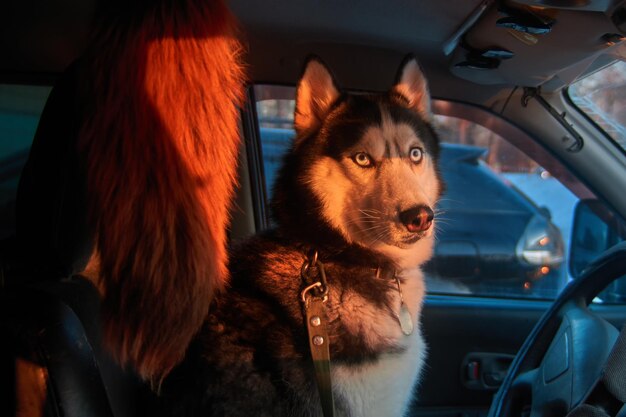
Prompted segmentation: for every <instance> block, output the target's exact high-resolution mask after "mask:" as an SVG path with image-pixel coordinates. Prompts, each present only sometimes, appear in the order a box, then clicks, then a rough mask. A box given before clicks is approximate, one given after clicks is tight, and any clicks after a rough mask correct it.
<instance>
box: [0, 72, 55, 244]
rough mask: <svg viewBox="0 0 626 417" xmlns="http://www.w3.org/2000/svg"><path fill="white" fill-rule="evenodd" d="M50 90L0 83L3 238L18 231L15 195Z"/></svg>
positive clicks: (0, 225)
mask: <svg viewBox="0 0 626 417" xmlns="http://www.w3.org/2000/svg"><path fill="white" fill-rule="evenodd" d="M50 90H51V88H50V87H42V86H25V85H7V84H0V239H2V238H5V237H7V236H10V235H11V234H13V233H14V231H15V195H16V192H17V184H18V182H19V177H20V173H21V172H22V168H23V167H24V164H25V163H26V159H27V158H28V151H29V149H30V146H31V144H32V142H33V137H34V136H35V130H36V129H37V123H38V122H39V116H40V115H41V112H42V110H43V107H44V105H45V103H46V100H47V98H48V94H49V93H50Z"/></svg>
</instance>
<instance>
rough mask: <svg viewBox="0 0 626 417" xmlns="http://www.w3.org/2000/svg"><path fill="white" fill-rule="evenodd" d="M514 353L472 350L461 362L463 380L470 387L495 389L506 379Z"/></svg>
mask: <svg viewBox="0 0 626 417" xmlns="http://www.w3.org/2000/svg"><path fill="white" fill-rule="evenodd" d="M514 357H515V356H514V355H509V354H505V353H486V352H472V353H469V354H467V355H466V356H465V358H464V359H463V362H462V364H461V381H463V385H465V386H466V387H467V388H469V389H477V390H495V389H497V388H498V387H499V386H500V385H501V384H502V381H504V378H505V377H506V374H507V372H508V370H509V366H510V365H511V362H512V361H513V358H514Z"/></svg>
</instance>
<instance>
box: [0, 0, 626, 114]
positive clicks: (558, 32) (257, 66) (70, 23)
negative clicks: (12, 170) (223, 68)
mask: <svg viewBox="0 0 626 417" xmlns="http://www.w3.org/2000/svg"><path fill="white" fill-rule="evenodd" d="M5 3H7V4H6V5H4V6H3V8H4V11H5V12H3V13H0V56H1V57H2V59H1V60H0V75H1V76H2V77H3V78H4V79H6V80H11V79H20V78H23V77H24V75H25V74H26V76H32V75H35V76H37V75H42V74H58V73H59V72H61V71H62V70H63V69H64V68H65V67H66V66H67V65H68V64H69V63H70V62H71V61H72V60H74V59H75V58H76V57H77V56H79V55H80V53H81V51H82V50H83V49H84V47H85V45H86V44H87V40H88V34H89V32H90V26H91V25H92V24H91V22H92V20H93V16H94V10H96V4H95V3H94V2H90V1H84V0H8V1H5ZM523 3H528V4H531V5H532V6H541V8H539V9H538V8H535V9H533V11H534V12H535V13H538V14H540V15H541V16H544V17H546V16H549V17H550V18H553V19H555V21H556V23H555V24H554V25H553V27H552V31H551V32H550V33H548V34H546V35H537V36H536V38H537V42H536V43H535V44H527V43H525V42H523V41H520V40H519V39H518V37H515V36H513V35H512V34H511V33H510V31H508V30H507V29H504V28H499V27H497V26H496V21H497V20H498V19H500V18H502V17H503V16H504V15H503V14H502V13H501V12H499V10H498V5H501V4H502V3H498V2H491V1H486V2H483V1H481V0H447V1H441V0H439V1H419V0H385V1H380V0H359V1H355V0H343V1H333V0H298V1H293V0H265V1H254V2H253V1H249V0H231V1H229V4H230V6H231V8H232V10H233V11H234V13H235V14H236V15H237V17H238V18H239V19H240V21H241V23H242V27H243V34H244V35H243V36H244V37H245V39H246V43H247V45H248V48H247V50H248V55H247V60H248V62H249V65H250V73H251V78H252V79H253V80H254V81H256V82H270V83H279V84H294V83H295V82H296V81H297V78H298V76H299V75H300V72H301V70H302V65H303V62H304V60H305V59H306V58H307V56H309V55H311V54H316V55H319V56H320V57H321V58H322V59H323V60H324V61H326V62H327V63H328V64H329V66H330V67H331V69H332V70H333V71H334V72H335V75H336V78H337V80H338V83H339V84H340V85H341V86H342V87H344V88H350V89H356V90H383V89H387V88H388V87H389V86H390V85H391V83H392V82H393V79H394V77H395V72H396V70H397V68H398V66H399V64H400V62H401V61H402V59H403V58H404V57H405V56H406V55H407V54H409V53H412V54H414V55H415V56H417V57H418V59H419V60H420V62H421V64H422V66H423V67H424V69H425V72H426V73H427V75H428V77H429V79H430V82H431V90H432V93H433V95H434V96H438V97H442V98H449V99H456V100H463V101H469V102H474V103H482V104H486V103H487V102H488V101H489V100H490V99H491V98H493V97H495V96H497V95H498V94H500V93H502V92H503V91H509V90H510V88H511V87H513V86H532V87H535V86H540V85H543V86H544V89H551V90H558V89H560V88H562V87H563V86H564V85H566V84H568V83H569V82H571V81H572V80H574V79H576V78H577V77H578V76H580V74H582V73H584V72H589V71H592V70H593V69H594V61H595V62H596V63H595V66H597V65H600V64H598V62H601V61H597V60H596V58H598V56H601V55H603V56H607V54H608V55H620V54H621V55H622V56H623V55H626V54H624V46H623V45H622V44H621V43H619V42H618V43H616V44H615V45H610V44H609V43H607V42H606V40H605V39H604V38H603V36H605V35H606V34H610V33H617V34H622V32H620V30H619V29H618V28H617V27H616V24H615V23H614V20H618V19H617V18H615V19H613V17H614V16H618V15H620V13H621V14H626V12H624V7H625V6H624V5H625V4H626V1H623V0H620V1H617V0H520V1H515V2H511V1H508V2H507V3H506V5H507V6H508V7H509V8H511V7H512V8H515V9H524V8H527V7H528V5H524V4H523ZM552 3H555V4H557V5H558V6H559V7H558V8H556V7H552V6H550V7H548V8H546V4H547V5H550V4H552ZM483 4H484V5H485V7H484V12H483V13H482V14H480V17H479V18H478V20H477V21H476V22H474V23H473V24H472V25H471V26H470V27H469V29H468V30H467V31H465V32H464V36H463V37H461V38H460V39H463V40H464V41H463V43H464V44H465V46H464V45H458V46H457V47H456V48H454V49H453V50H452V51H451V53H449V54H446V53H444V45H446V42H447V41H449V40H450V39H451V38H452V37H453V35H454V34H455V32H456V31H457V30H458V29H459V28H461V27H462V26H463V25H464V23H466V22H467V21H468V19H469V18H470V17H471V16H472V15H473V13H474V11H476V10H482V9H481V5H483ZM617 23H618V24H619V23H620V22H619V21H618V22H617ZM621 28H622V29H624V28H625V26H624V25H623V24H622V25H621ZM467 46H470V47H471V48H475V49H485V48H493V47H500V48H505V49H507V50H510V51H511V52H513V53H514V57H513V58H511V59H509V60H501V61H500V62H499V67H498V68H496V69H490V70H479V69H472V68H458V67H456V65H457V64H459V63H461V62H464V61H466V60H467V56H468V49H467ZM605 61H606V60H605Z"/></svg>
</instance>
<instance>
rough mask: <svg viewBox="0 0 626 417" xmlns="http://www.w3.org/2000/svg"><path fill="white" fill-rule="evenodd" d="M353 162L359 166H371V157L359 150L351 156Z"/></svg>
mask: <svg viewBox="0 0 626 417" xmlns="http://www.w3.org/2000/svg"><path fill="white" fill-rule="evenodd" d="M353 159H354V162H356V164H357V165H358V166H360V167H369V166H372V158H371V157H370V156H369V155H368V154H366V153H365V152H359V153H357V154H356V155H354V157H353Z"/></svg>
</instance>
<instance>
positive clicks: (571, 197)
mask: <svg viewBox="0 0 626 417" xmlns="http://www.w3.org/2000/svg"><path fill="white" fill-rule="evenodd" d="M255 93H256V97H257V98H261V97H262V99H259V100H258V101H257V109H258V115H259V126H260V133H261V144H262V152H263V159H264V169H265V178H266V186H267V189H268V195H269V196H271V187H272V184H273V181H274V178H275V173H276V170H277V168H278V166H279V165H280V161H281V158H282V155H283V154H284V153H285V152H286V151H287V150H288V148H289V146H290V143H291V139H292V138H293V136H294V131H293V127H292V126H293V108H294V90H293V89H292V88H291V89H289V90H285V87H274V86H257V87H256V90H255ZM435 104H436V103H435ZM446 108H449V106H445V105H442V106H437V105H435V106H434V109H435V111H437V110H438V109H446ZM481 114H482V116H483V117H481V121H482V123H483V124H485V125H489V126H491V125H495V124H496V123H491V122H492V121H493V118H496V117H497V116H495V115H490V114H486V113H484V112H481ZM485 116H486V117H487V119H485ZM489 118H492V119H489ZM500 122H501V124H504V123H505V122H503V121H500ZM507 126H509V130H511V129H515V128H513V127H512V126H510V125H507ZM435 128H436V129H437V131H438V132H439V135H440V138H441V141H442V152H441V160H440V166H441V171H442V176H443V179H444V181H445V182H446V192H445V194H444V195H443V196H442V199H441V201H440V204H439V207H438V212H439V214H438V221H437V243H436V246H435V251H434V256H433V258H432V260H431V261H430V262H429V263H427V264H426V265H425V266H424V270H425V273H426V280H427V288H428V291H429V292H431V293H445V294H451V293H452V294H471V295H480V296H495V297H524V298H542V299H552V298H555V297H556V295H557V294H558V293H559V292H560V291H561V290H562V289H563V287H564V286H565V285H566V284H567V283H568V282H569V281H571V280H572V279H575V278H576V277H577V276H579V275H580V273H581V271H582V270H583V269H584V267H585V266H587V265H588V264H589V262H591V261H592V260H593V259H594V258H595V257H597V255H599V254H600V253H602V252H603V251H604V250H606V249H607V248H608V247H610V246H612V245H613V244H615V243H617V242H618V241H620V240H623V237H620V236H623V235H624V234H626V233H625V232H624V231H623V230H626V227H623V226H619V225H618V223H619V222H621V220H619V219H617V217H616V216H615V215H613V214H612V212H611V211H610V210H608V209H606V207H605V206H604V205H603V204H602V203H600V202H599V201H598V200H597V199H595V197H594V195H593V193H591V192H590V191H589V190H588V189H587V188H586V187H585V186H584V185H583V184H582V183H581V182H580V181H578V180H577V179H576V177H574V176H573V175H572V174H571V173H570V172H569V171H568V170H567V169H566V168H565V167H564V166H563V165H562V164H560V163H559V161H557V160H555V159H554V158H553V157H552V155H551V154H550V153H549V152H547V151H546V150H545V149H543V148H542V147H540V146H538V145H537V143H536V142H534V141H533V140H531V139H530V138H529V137H528V136H526V135H525V134H523V133H522V132H520V131H519V130H517V129H515V132H516V134H515V135H510V137H509V136H507V137H506V138H504V137H502V136H500V135H498V134H497V133H495V131H494V130H491V129H488V128H486V127H485V126H483V125H481V124H478V123H474V122H472V121H469V120H466V119H461V118H457V117H450V116H446V115H442V114H437V115H435ZM494 129H495V128H494ZM500 130H501V129H500ZM575 220H576V222H575ZM598 222H600V223H602V224H605V225H606V226H605V227H604V229H600V228H598V226H597V223H598ZM575 223H576V224H577V225H578V226H577V228H576V230H577V232H576V236H574V232H573V227H574V224H575ZM619 224H621V223H619ZM620 227H623V229H620ZM589 228H591V229H593V231H594V232H593V234H592V235H588V236H579V235H580V234H581V233H584V232H583V231H584V230H585V229H589ZM609 229H610V230H609ZM618 230H622V231H621V232H616V231H618ZM590 239H591V240H590ZM572 242H574V245H573V246H572V245H571V243H572ZM576 242H580V244H576ZM585 245H586V246H585ZM571 247H572V248H573V249H571ZM589 248H591V249H589ZM570 250H573V251H574V253H575V255H576V259H570ZM570 261H571V262H570ZM572 265H573V267H572ZM622 287H624V294H625V295H626V285H622ZM615 293H616V291H613V293H612V296H611V297H610V299H609V297H604V298H602V297H601V298H599V299H598V300H599V301H603V300H605V301H617V302H619V297H618V295H619V294H617V295H616V294H615ZM618 293H619V291H618ZM624 299H626V298H624Z"/></svg>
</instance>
